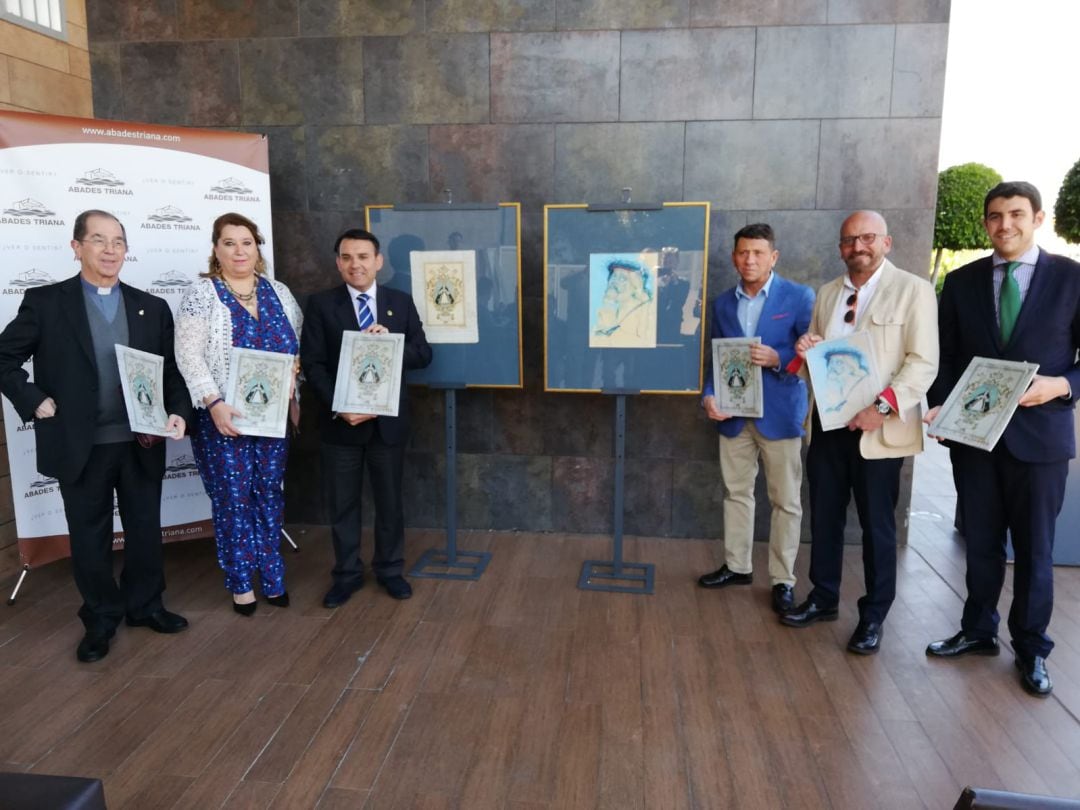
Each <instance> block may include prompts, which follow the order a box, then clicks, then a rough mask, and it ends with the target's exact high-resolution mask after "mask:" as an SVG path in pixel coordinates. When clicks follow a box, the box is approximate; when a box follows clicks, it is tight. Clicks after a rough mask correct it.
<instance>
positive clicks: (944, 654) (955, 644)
mask: <svg viewBox="0 0 1080 810" xmlns="http://www.w3.org/2000/svg"><path fill="white" fill-rule="evenodd" d="M1000 652H1001V648H1000V647H998V640H997V639H996V638H994V637H993V636H991V637H990V638H972V637H971V636H967V635H964V631H963V630H961V631H960V632H959V633H957V634H956V635H955V636H950V637H949V638H943V639H942V640H941V641H935V642H934V643H932V644H930V645H929V646H928V647H927V648H926V654H927V655H932V656H934V657H936V658H958V657H959V656H961V655H997V654H998V653H1000Z"/></svg>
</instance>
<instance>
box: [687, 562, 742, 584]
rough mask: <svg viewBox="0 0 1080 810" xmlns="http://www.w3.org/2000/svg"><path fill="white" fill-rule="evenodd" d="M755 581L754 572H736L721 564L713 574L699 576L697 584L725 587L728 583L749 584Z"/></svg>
mask: <svg viewBox="0 0 1080 810" xmlns="http://www.w3.org/2000/svg"><path fill="white" fill-rule="evenodd" d="M753 581H754V575H753V574H736V573H735V572H734V571H732V570H731V569H730V568H728V567H727V566H726V565H721V566H720V567H719V568H717V569H716V570H715V571H713V572H712V573H711V574H703V575H701V576H700V577H698V581H697V584H698V585H700V586H701V587H702V588H725V587H727V586H728V585H749V584H750V583H751V582H753Z"/></svg>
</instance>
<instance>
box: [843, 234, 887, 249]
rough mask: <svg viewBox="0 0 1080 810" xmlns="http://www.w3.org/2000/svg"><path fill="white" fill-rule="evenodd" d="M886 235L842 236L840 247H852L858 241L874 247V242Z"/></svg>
mask: <svg viewBox="0 0 1080 810" xmlns="http://www.w3.org/2000/svg"><path fill="white" fill-rule="evenodd" d="M884 235H885V234H883V233H860V234H859V235H858V236H841V237H840V247H851V246H852V245H854V244H855V241H856V240H858V241H859V242H860V243H862V244H864V245H872V244H874V240H876V239H877V238H878V237H879V236H884Z"/></svg>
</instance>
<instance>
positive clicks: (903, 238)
mask: <svg viewBox="0 0 1080 810" xmlns="http://www.w3.org/2000/svg"><path fill="white" fill-rule="evenodd" d="M881 214H882V216H884V217H885V221H886V222H887V223H889V233H890V234H892V238H893V245H892V252H891V253H890V254H889V259H890V260H891V261H892V263H893V264H895V265H896V266H897V267H902V268H903V269H905V270H907V271H908V272H911V273H915V274H916V275H919V276H922V277H923V278H929V277H930V267H931V260H932V253H933V241H934V209H933V208H924V209H922V210H921V211H919V210H913V209H905V210H899V211H893V210H889V209H885V210H883V211H882V212H881Z"/></svg>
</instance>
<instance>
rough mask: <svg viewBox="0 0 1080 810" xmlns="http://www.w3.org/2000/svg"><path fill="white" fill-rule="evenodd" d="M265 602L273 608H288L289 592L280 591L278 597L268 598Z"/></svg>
mask: <svg viewBox="0 0 1080 810" xmlns="http://www.w3.org/2000/svg"><path fill="white" fill-rule="evenodd" d="M266 601H267V602H269V603H270V604H271V605H273V606H274V607H288V606H289V592H288V591H282V592H281V595H280V596H268V597H266Z"/></svg>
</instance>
